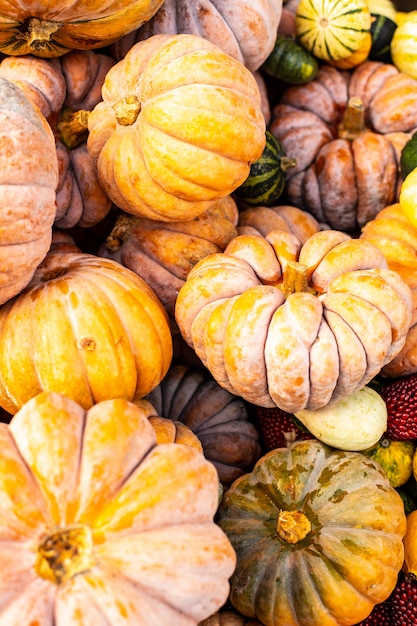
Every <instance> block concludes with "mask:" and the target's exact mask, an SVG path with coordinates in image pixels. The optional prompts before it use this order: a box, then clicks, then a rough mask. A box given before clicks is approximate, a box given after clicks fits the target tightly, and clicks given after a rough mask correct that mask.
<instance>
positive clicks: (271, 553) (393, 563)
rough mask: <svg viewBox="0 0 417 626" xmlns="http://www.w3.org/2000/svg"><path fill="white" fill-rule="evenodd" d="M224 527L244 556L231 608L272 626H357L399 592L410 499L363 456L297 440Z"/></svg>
mask: <svg viewBox="0 0 417 626" xmlns="http://www.w3.org/2000/svg"><path fill="white" fill-rule="evenodd" d="M217 523H218V524H219V526H220V527H221V528H222V529H223V531H224V532H225V533H226V534H227V536H228V538H229V540H230V542H231V544H232V546H233V548H234V549H235V551H236V556H237V563H236V568H235V572H234V574H233V575H232V577H231V580H230V583H231V590H230V596H229V598H230V601H231V603H232V604H233V606H234V607H235V608H236V610H237V611H239V612H240V613H242V615H246V616H248V617H256V618H257V619H259V620H260V621H261V622H262V624H267V625H268V626H307V625H308V626H323V624H326V626H338V625H340V624H344V626H349V625H353V624H357V623H359V622H361V621H362V620H364V619H365V618H366V617H367V616H368V615H369V613H370V612H371V610H372V608H373V606H374V605H375V604H377V603H379V602H382V601H383V600H384V599H386V598H387V597H388V596H389V595H390V593H391V592H392V590H393V589H394V587H395V584H396V581H397V575H398V573H399V571H400V570H401V567H402V564H403V558H404V551H403V544H402V537H403V535H404V533H405V528H406V517H405V512H404V505H403V502H402V499H401V497H400V496H399V494H398V493H397V492H396V491H395V489H394V488H393V487H391V485H390V484H389V481H388V479H387V477H386V475H385V473H384V471H383V470H382V468H381V467H380V466H379V464H378V463H376V462H375V461H373V460H372V459H369V458H367V457H365V456H364V455H363V454H361V453H360V452H346V451H341V450H336V449H334V448H329V447H327V446H326V445H324V444H323V443H321V442H320V441H318V440H315V439H312V440H307V441H298V442H295V443H294V444H292V445H291V446H290V447H289V448H278V449H275V450H272V451H271V452H269V453H267V454H266V455H264V456H263V457H261V458H260V459H259V461H258V462H257V463H256V465H255V467H254V469H253V470H252V472H250V473H249V474H246V475H245V476H242V477H240V478H238V479H237V480H236V481H235V482H234V483H233V484H232V485H231V487H230V488H229V489H228V490H227V491H226V492H225V494H224V497H223V500H222V502H221V504H220V507H219V509H218V514H217Z"/></svg>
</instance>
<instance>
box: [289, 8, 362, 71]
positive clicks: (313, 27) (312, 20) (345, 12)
mask: <svg viewBox="0 0 417 626" xmlns="http://www.w3.org/2000/svg"><path fill="white" fill-rule="evenodd" d="M371 22H372V20H371V13H370V11H369V8H368V4H367V2H366V0H300V2H299V4H298V7H297V12H296V17H295V25H296V35H297V39H298V41H299V42H300V44H301V45H302V46H304V47H305V48H306V49H307V50H309V52H311V53H312V54H313V55H314V56H315V57H317V58H318V59H321V60H323V61H337V60H339V59H344V58H346V57H349V56H350V55H351V54H353V53H354V52H356V50H358V48H360V46H361V44H362V43H363V41H364V39H365V37H366V35H367V33H368V32H369V31H370V29H371Z"/></svg>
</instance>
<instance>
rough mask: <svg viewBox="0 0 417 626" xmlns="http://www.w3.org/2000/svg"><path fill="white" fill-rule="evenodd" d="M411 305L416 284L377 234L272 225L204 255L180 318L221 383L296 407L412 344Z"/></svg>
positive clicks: (309, 404)
mask: <svg viewBox="0 0 417 626" xmlns="http://www.w3.org/2000/svg"><path fill="white" fill-rule="evenodd" d="M363 244H366V245H363ZM411 308H412V302H411V292H410V288H409V287H408V286H407V285H406V283H405V282H404V281H403V280H402V279H401V278H400V276H399V275H398V274H396V273H395V272H393V271H391V270H389V269H388V268H387V261H386V259H385V257H384V255H383V254H382V252H381V251H380V250H379V249H378V248H377V247H375V246H373V245H372V244H371V243H369V242H368V241H366V240H361V239H351V238H350V237H349V236H348V235H347V234H345V233H342V232H341V231H334V230H324V231H319V232H317V233H315V234H313V235H312V236H311V237H310V238H309V239H308V240H307V241H306V242H305V243H304V244H303V245H301V243H300V242H299V241H298V240H297V239H296V237H295V236H294V235H292V234H291V233H287V232H284V231H272V232H270V233H269V234H268V235H267V236H266V237H265V238H263V237H260V236H258V235H253V236H252V235H239V236H238V237H236V238H235V239H232V241H231V242H230V243H229V244H228V246H227V248H226V249H225V251H224V253H222V254H216V255H211V256H209V257H206V258H205V259H203V260H202V261H199V263H197V265H195V266H194V267H193V269H192V270H191V271H190V273H189V274H188V277H187V280H186V282H185V284H184V285H183V287H181V289H180V292H179V294H178V298H177V302H176V307H175V317H176V321H177V324H178V327H179V329H180V332H181V334H182V336H183V337H184V339H185V341H186V342H187V343H188V344H189V345H190V346H191V347H192V348H193V349H194V350H195V352H196V354H197V355H198V356H199V358H200V359H201V361H202V362H203V364H204V365H205V366H206V367H207V368H208V369H209V370H210V372H211V373H212V375H213V377H214V378H215V379H216V380H217V382H218V383H219V384H220V385H221V386H223V387H224V388H225V389H227V390H229V391H230V392H231V393H234V394H236V395H239V396H241V397H242V398H244V399H245V400H247V401H249V402H252V403H253V404H257V405H259V406H265V407H268V406H269V407H272V406H278V407H279V408H281V409H282V410H284V411H287V412H288V413H295V412H297V411H300V410H301V409H303V408H309V409H317V408H320V407H323V406H325V405H326V404H328V403H329V402H335V401H337V400H340V399H341V398H344V397H346V396H347V395H349V394H351V393H353V392H354V391H356V390H358V389H360V388H362V387H363V386H365V385H366V384H367V383H368V382H369V381H370V380H371V379H372V378H373V377H374V376H375V375H376V374H378V373H379V372H380V370H381V368H382V367H383V366H384V365H386V364H387V363H389V362H390V361H391V360H392V359H393V358H394V357H395V356H396V355H397V354H398V352H399V351H400V350H401V348H402V347H403V345H404V342H405V339H406V335H407V331H408V329H409V325H410V321H411Z"/></svg>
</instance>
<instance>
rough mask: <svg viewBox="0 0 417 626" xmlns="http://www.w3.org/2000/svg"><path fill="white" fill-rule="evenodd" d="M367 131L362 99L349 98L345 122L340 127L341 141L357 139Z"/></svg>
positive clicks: (344, 117)
mask: <svg viewBox="0 0 417 626" xmlns="http://www.w3.org/2000/svg"><path fill="white" fill-rule="evenodd" d="M364 130H365V107H364V104H363V102H362V100H361V99H360V98H357V97H356V96H352V98H349V102H348V104H347V107H346V110H345V114H344V116H343V121H342V123H341V124H340V126H339V132H338V135H339V139H349V140H353V139H356V137H358V136H359V135H360V134H361V133H363V131H364Z"/></svg>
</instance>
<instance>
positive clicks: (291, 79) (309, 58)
mask: <svg viewBox="0 0 417 626" xmlns="http://www.w3.org/2000/svg"><path fill="white" fill-rule="evenodd" d="M318 67H319V65H318V61H317V59H316V57H314V56H313V55H312V54H311V52H309V51H308V50H306V49H305V48H303V47H302V46H300V45H299V44H298V43H297V42H296V41H295V39H294V38H293V37H290V36H285V35H278V36H277V39H276V41H275V45H274V48H273V50H272V52H271V54H270V55H269V57H268V58H267V59H266V60H265V61H264V63H263V65H262V66H261V70H262V71H264V72H266V73H267V74H269V75H270V76H273V77H274V78H278V79H279V80H283V81H284V82H286V83H289V84H291V85H303V84H305V83H309V82H310V81H311V80H313V78H315V76H316V74H317V71H318Z"/></svg>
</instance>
